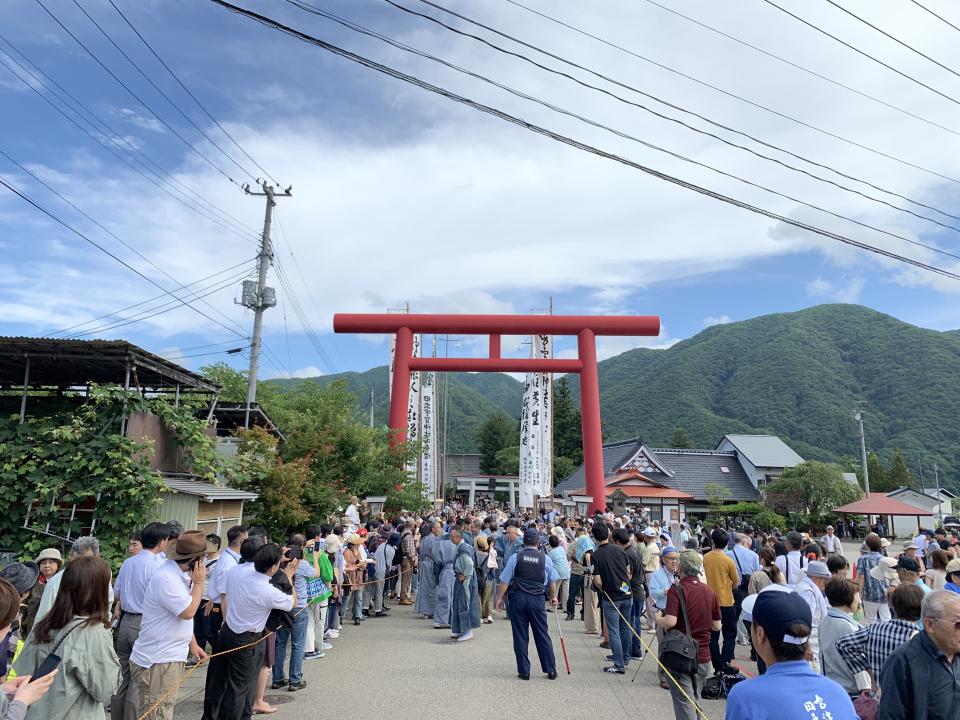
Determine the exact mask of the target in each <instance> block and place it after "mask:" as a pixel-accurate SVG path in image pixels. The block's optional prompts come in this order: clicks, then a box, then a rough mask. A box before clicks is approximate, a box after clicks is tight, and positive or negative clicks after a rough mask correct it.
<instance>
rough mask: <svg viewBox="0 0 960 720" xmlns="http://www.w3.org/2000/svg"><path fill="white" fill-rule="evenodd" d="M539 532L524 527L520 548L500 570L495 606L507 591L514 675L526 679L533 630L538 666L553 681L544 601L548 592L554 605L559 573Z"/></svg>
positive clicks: (554, 666) (554, 670) (500, 606)
mask: <svg viewBox="0 0 960 720" xmlns="http://www.w3.org/2000/svg"><path fill="white" fill-rule="evenodd" d="M539 544H540V533H538V532H537V530H536V528H527V529H526V530H524V532H523V548H522V549H521V550H520V551H519V552H516V553H514V554H513V555H511V556H510V558H509V559H508V560H507V562H506V564H505V565H504V566H503V570H502V572H501V573H500V586H499V588H498V590H499V593H498V596H499V600H498V601H497V608H498V609H501V610H502V609H503V607H504V600H505V599H506V595H507V593H509V600H510V608H509V610H508V613H507V614H508V616H509V618H510V628H511V630H512V632H513V653H514V655H515V656H516V659H517V677H519V678H520V679H521V680H529V679H530V658H529V656H528V655H527V647H528V645H529V642H530V636H529V631H530V630H533V641H534V644H536V646H537V656H538V657H539V659H540V669H541V670H543V672H544V673H546V675H547V678H548V679H550V680H556V678H557V661H556V658H555V657H554V654H553V644H552V643H551V642H550V633H549V632H548V630H547V613H546V609H545V608H544V601H545V599H546V596H547V594H548V592H549V596H550V604H551V605H552V606H553V607H554V608H556V606H557V582H558V581H559V580H560V576H559V575H557V570H556V568H554V566H553V561H552V560H551V559H550V556H549V555H547V554H546V553H545V552H543V551H542V550H541V549H540V548H539V547H538V545H539Z"/></svg>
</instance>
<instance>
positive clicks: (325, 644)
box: [320, 642, 333, 650]
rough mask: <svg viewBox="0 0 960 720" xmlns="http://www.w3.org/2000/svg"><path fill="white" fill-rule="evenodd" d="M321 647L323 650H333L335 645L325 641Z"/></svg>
mask: <svg viewBox="0 0 960 720" xmlns="http://www.w3.org/2000/svg"><path fill="white" fill-rule="evenodd" d="M320 649H321V650H333V645H331V644H330V643H328V642H325V643H324V644H323V647H322V648H320Z"/></svg>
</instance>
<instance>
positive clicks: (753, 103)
mask: <svg viewBox="0 0 960 720" xmlns="http://www.w3.org/2000/svg"><path fill="white" fill-rule="evenodd" d="M506 2H508V3H510V4H511V5H514V6H516V7H518V8H521V9H522V10H525V11H527V12H528V13H531V14H533V15H537V16H539V17H541V18H543V19H544V20H547V21H549V22H552V23H554V24H556V25H559V26H560V27H563V28H566V29H567V30H570V31H572V32H575V33H577V34H578V35H582V36H584V37H588V38H590V39H591V40H595V41H596V42H599V43H601V44H603V45H606V46H607V47H610V48H613V49H614V50H619V51H620V52H622V53H624V54H626V55H629V56H631V57H634V58H636V59H637V60H641V61H643V62H645V63H648V64H650V65H653V66H654V67H657V68H660V69H661V70H664V71H666V72H669V73H671V74H673V75H676V76H677V77H682V78H684V79H685V80H689V81H690V82H693V83H696V84H697V85H700V86H701V87H705V88H708V89H710V90H713V91H714V92H717V93H720V94H721V95H724V96H726V97H729V98H732V99H733V100H737V101H739V102H742V103H744V104H746V105H750V106H751V107H754V108H757V109H758V110H763V111H764V112H767V113H770V114H771V115H774V116H776V117H779V118H781V119H783V120H787V121H789V122H792V123H794V124H796V125H799V126H800V127H804V128H807V129H808V130H813V131H814V132H817V133H820V134H821V135H824V136H826V137H829V138H833V139H834V140H839V141H840V142H843V143H846V144H848V145H851V146H852V147H856V148H859V149H861V150H864V151H866V152H869V153H872V154H874V155H877V156H879V157H883V158H886V159H888V160H892V161H893V162H896V163H899V164H901V165H903V166H905V167H910V168H913V169H914V170H919V171H920V172H923V173H926V174H928V175H931V176H933V177H938V178H940V179H942V180H947V181H949V182H953V183H957V184H960V179H957V178H953V177H950V176H949V175H944V174H942V173H939V172H936V171H934V170H930V169H929V168H925V167H923V166H922V165H917V164H916V163H913V162H910V161H909V160H904V159H903V158H899V157H897V156H896V155H891V154H889V153H886V152H883V151H882V150H878V149H877V148H873V147H870V146H869V145H864V144H862V143H859V142H857V141H855V140H851V139H850V138H847V137H844V136H843V135H838V134H836V133H833V132H831V131H829V130H825V129H824V128H821V127H818V126H816V125H813V124H812V123H808V122H806V121H805V120H800V119H799V118H795V117H793V116H791V115H787V114H786V113H782V112H780V111H779V110H774V109H773V108H771V107H768V106H766V105H763V104H761V103H758V102H756V101H754V100H750V99H749V98H746V97H743V96H742V95H738V94H736V93H734V92H730V91H729V90H725V89H724V88H722V87H719V86H717V85H713V84H711V83H709V82H706V81H705V80H701V79H700V78H698V77H695V76H693V75H688V74H687V73H685V72H681V71H680V70H677V69H676V68H672V67H670V66H669V65H664V64H663V63H660V62H657V61H656V60H653V59H651V58H648V57H646V56H644V55H641V54H640V53H637V52H635V51H633V50H630V49H629V48H625V47H623V46H622V45H618V44H616V43H614V42H610V41H609V40H607V39H605V38H603V37H600V36H599V35H594V34H592V33H589V32H587V31H586V30H583V29H582V28H579V27H576V26H575V25H571V24H570V23H567V22H564V21H563V20H560V19H558V18H556V17H554V16H552V15H548V14H547V13H544V12H541V11H539V10H536V9H534V8H532V7H529V6H527V5H524V4H523V3H521V2H519V1H518V0H506ZM658 7H661V8H663V9H664V10H668V11H670V12H672V13H675V14H678V15H679V16H680V17H682V18H684V19H686V20H689V21H690V22H693V23H696V24H697V25H700V26H702V27H704V28H706V29H708V30H711V31H713V32H716V33H719V34H720V35H723V36H724V37H727V38H729V39H731V40H734V41H736V42H741V43H742V41H741V40H738V39H737V38H734V37H732V36H729V35H726V34H725V33H722V32H720V31H719V30H716V29H715V28H712V27H710V26H707V25H704V24H703V23H700V22H699V21H697V20H694V19H693V18H689V17H687V16H686V15H682V14H679V13H676V11H674V10H671V9H670V8H666V7H663V6H662V5H658ZM748 46H749V47H751V48H753V49H754V50H757V51H758V52H765V51H763V50H761V49H760V48H756V47H753V46H752V45H748ZM776 59H778V60H782V58H779V57H778V58H776ZM783 62H786V63H787V64H789V65H793V63H790V62H789V61H787V60H783ZM796 67H798V68H799V69H801V70H804V71H806V68H802V67H800V66H796ZM814 74H816V73H814ZM824 79H826V80H829V78H824ZM831 82H833V81H831ZM848 89H850V90H852V88H848ZM852 91H853V92H858V91H856V90H852ZM861 94H862V93H861ZM867 97H870V96H867ZM870 99H875V98H872V97H870ZM878 102H881V104H886V103H883V101H880V100H878ZM893 109H895V110H898V109H899V108H893ZM907 114H908V115H909V113H907ZM915 117H917V119H918V120H922V121H923V122H927V123H929V124H930V125H933V126H934V127H937V128H940V129H941V130H945V131H946V132H949V133H952V134H953V135H956V136H958V137H960V132H958V131H956V130H951V129H950V128H948V127H945V126H942V125H938V124H937V123H934V122H931V121H928V120H926V119H924V118H921V117H918V116H915Z"/></svg>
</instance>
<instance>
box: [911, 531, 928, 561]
mask: <svg viewBox="0 0 960 720" xmlns="http://www.w3.org/2000/svg"><path fill="white" fill-rule="evenodd" d="M929 543H930V538H929V537H927V530H921V531H920V533H919V534H918V535H917V536H916V537H915V538H914V539H913V544H914V545H916V546H917V557H918V558H920V559H921V560H926V557H927V545H928V544H929Z"/></svg>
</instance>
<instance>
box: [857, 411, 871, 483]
mask: <svg viewBox="0 0 960 720" xmlns="http://www.w3.org/2000/svg"><path fill="white" fill-rule="evenodd" d="M853 419H854V420H856V421H857V422H858V423H860V457H861V459H862V461H863V492H864V494H865V495H870V473H869V472H868V470H867V441H866V439H865V437H864V434H863V413H862V412H860V411H859V410H857V412H856V414H855V415H854V416H853Z"/></svg>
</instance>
